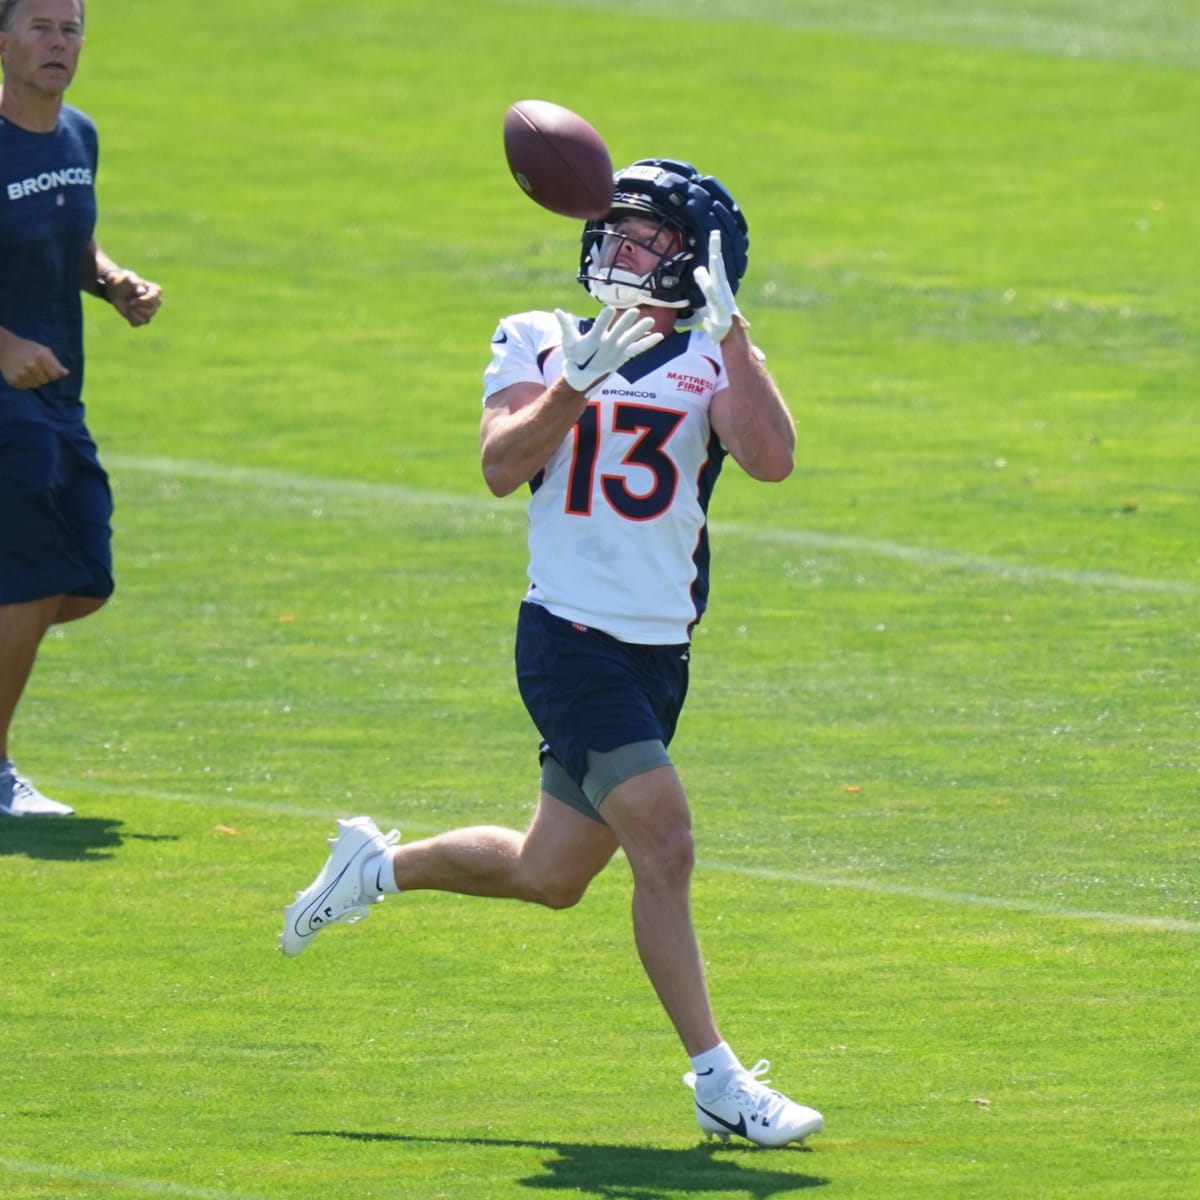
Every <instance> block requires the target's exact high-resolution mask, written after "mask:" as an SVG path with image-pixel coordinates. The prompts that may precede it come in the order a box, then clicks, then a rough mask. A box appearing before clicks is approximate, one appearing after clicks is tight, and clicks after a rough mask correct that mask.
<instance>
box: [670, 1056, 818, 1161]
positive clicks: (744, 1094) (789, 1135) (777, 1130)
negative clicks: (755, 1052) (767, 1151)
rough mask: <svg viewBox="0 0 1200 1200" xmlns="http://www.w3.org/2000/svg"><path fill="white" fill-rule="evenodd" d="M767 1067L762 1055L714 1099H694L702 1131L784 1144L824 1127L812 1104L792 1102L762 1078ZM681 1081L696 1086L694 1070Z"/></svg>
mask: <svg viewBox="0 0 1200 1200" xmlns="http://www.w3.org/2000/svg"><path fill="white" fill-rule="evenodd" d="M770 1069H771V1064H770V1063H769V1062H767V1060H766V1059H765V1058H763V1059H760V1060H759V1061H758V1062H757V1063H755V1064H754V1066H753V1067H752V1068H751V1069H750V1070H749V1071H747V1072H746V1073H745V1074H743V1075H741V1076H734V1078H733V1082H732V1085H731V1090H730V1091H728V1092H726V1093H725V1095H723V1096H718V1097H717V1098H716V1099H715V1100H705V1101H704V1102H703V1103H701V1101H700V1100H699V1099H697V1101H696V1120H697V1121H699V1122H700V1128H701V1129H702V1130H703V1131H704V1133H705V1134H706V1135H712V1134H716V1136H717V1137H719V1138H720V1139H721V1141H723V1142H727V1141H729V1138H730V1135H731V1134H737V1135H738V1137H744V1138H746V1139H747V1141H751V1142H754V1143H755V1144H757V1145H759V1146H786V1145H787V1144H788V1143H789V1142H802V1141H804V1139H805V1138H806V1137H808V1135H809V1134H811V1133H820V1132H821V1130H822V1129H824V1128H825V1118H824V1117H822V1116H821V1114H820V1113H819V1112H817V1110H816V1109H815V1108H806V1107H805V1106H804V1105H803V1104H796V1103H795V1102H794V1101H792V1100H789V1099H788V1098H787V1097H786V1096H785V1095H783V1094H782V1093H781V1092H776V1091H774V1090H773V1089H771V1088H769V1087H767V1086H766V1084H768V1083H769V1082H770V1080H768V1079H762V1078H761V1077H762V1076H763V1075H765V1074H766V1073H767V1072H768V1071H769V1070H770ZM683 1082H684V1083H686V1084H687V1085H688V1087H690V1088H691V1089H692V1091H695V1090H696V1074H695V1072H694V1071H689V1072H688V1073H687V1074H686V1075H685V1076H684V1077H683Z"/></svg>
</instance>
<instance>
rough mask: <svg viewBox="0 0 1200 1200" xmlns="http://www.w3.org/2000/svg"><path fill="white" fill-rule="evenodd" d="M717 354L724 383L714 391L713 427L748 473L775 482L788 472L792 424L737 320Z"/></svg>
mask: <svg viewBox="0 0 1200 1200" xmlns="http://www.w3.org/2000/svg"><path fill="white" fill-rule="evenodd" d="M721 355H722V357H723V358H724V360H725V371H726V374H727V375H728V377H729V386H728V387H725V388H722V389H721V390H720V391H719V392H716V393H715V394H714V395H713V398H712V405H711V407H710V408H709V420H710V422H711V423H712V427H713V429H714V430H715V431H716V433H717V436H718V437H719V438H720V439H721V441H722V443H723V444H724V446H725V449H726V450H728V451H729V453H730V454H731V455H732V456H733V459H734V461H735V462H736V463H737V464H738V466H740V467H741V468H742V470H743V471H745V472H746V474H747V475H749V476H751V477H752V478H754V479H761V480H763V481H764V482H770V483H778V482H779V481H780V480H783V479H786V478H787V477H788V476H789V475H790V474H791V473H792V466H793V465H794V462H795V451H796V426H795V423H794V422H793V421H792V415H791V413H790V412H789V411H788V407H787V404H786V403H785V402H784V399H783V396H782V395H780V392H779V388H778V387H777V386H776V384H775V380H774V379H773V378H772V377H771V373H770V372H769V371H768V370H767V368H766V366H765V364H764V363H763V362H762V360H761V358H760V357H759V355H758V353H757V352H756V351H755V349H754V346H753V344H752V343H751V341H750V334H749V331H748V327H747V326H746V324H745V323H744V322H743V321H741V320H740V319H735V320H734V322H733V325H732V326H731V328H730V330H729V332H728V333H727V334H726V336H725V340H724V341H723V342H722V343H721Z"/></svg>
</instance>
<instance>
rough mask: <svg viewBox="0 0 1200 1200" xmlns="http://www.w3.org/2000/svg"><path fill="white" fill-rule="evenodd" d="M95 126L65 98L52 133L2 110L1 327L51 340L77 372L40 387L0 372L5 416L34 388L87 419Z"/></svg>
mask: <svg viewBox="0 0 1200 1200" xmlns="http://www.w3.org/2000/svg"><path fill="white" fill-rule="evenodd" d="M96 160H97V139H96V127H95V126H94V125H93V124H92V122H91V120H90V119H89V118H88V117H87V116H85V115H84V114H83V113H81V112H80V111H79V110H78V109H75V108H71V107H70V105H64V106H63V108H62V111H61V113H60V114H59V120H58V127H57V128H56V129H55V130H54V132H53V133H31V132H30V131H29V130H27V129H22V128H21V127H20V126H18V125H14V124H13V123H12V122H11V121H5V120H4V119H3V118H2V117H0V327H2V328H4V329H7V330H9V331H10V332H12V333H15V334H18V335H19V336H21V337H24V338H29V339H31V340H32V341H35V342H40V343H42V345H44V346H49V347H50V349H51V350H53V351H54V353H55V354H56V355H57V356H58V360H59V361H60V362H61V363H62V364H63V366H65V367H66V368H67V369H68V370H69V371H70V372H71V373H70V374H69V375H68V376H67V377H66V378H65V379H60V380H58V381H57V382H56V383H52V384H48V385H46V386H45V387H42V388H38V389H37V390H36V392H34V393H30V392H28V391H24V392H22V391H17V390H16V389H14V388H10V387H9V386H8V385H7V384H6V383H5V382H4V380H3V379H2V378H0V420H3V419H4V418H5V416H6V415H8V414H11V413H13V412H15V411H17V410H18V409H19V408H20V407H21V406H23V405H24V404H28V403H29V398H30V396H31V395H36V397H37V398H38V400H39V401H40V403H41V405H42V409H43V411H44V412H45V413H46V414H47V415H49V416H51V417H52V418H54V419H56V420H66V421H77V420H82V417H83V405H82V402H81V399H80V396H81V393H82V390H83V301H82V298H81V294H80V290H79V286H80V282H81V280H82V275H83V263H84V253H85V251H86V250H87V247H88V244H89V243H90V242H91V240H92V234H93V233H94V231H95V228H96V192H95V186H94V184H95V177H96Z"/></svg>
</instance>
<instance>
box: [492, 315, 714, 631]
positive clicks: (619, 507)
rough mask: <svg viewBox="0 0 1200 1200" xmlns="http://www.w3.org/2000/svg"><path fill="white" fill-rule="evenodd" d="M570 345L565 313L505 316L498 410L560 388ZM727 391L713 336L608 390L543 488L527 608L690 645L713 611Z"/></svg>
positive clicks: (628, 368)
mask: <svg viewBox="0 0 1200 1200" xmlns="http://www.w3.org/2000/svg"><path fill="white" fill-rule="evenodd" d="M584 324H585V325H587V324H590V322H587V323H584ZM561 342H562V332H561V330H560V329H559V327H558V322H557V320H556V319H555V317H554V314H553V313H548V312H527V313H519V314H517V315H516V316H512V317H506V318H505V319H504V320H503V321H501V322H500V326H499V328H498V329H497V330H496V334H495V336H494V337H493V338H492V361H491V364H490V365H489V366H488V368H487V370H486V371H485V373H484V377H483V379H484V398H485V400H486V398H487V397H488V396H491V395H494V394H495V393H496V392H498V391H501V390H502V389H503V388H506V387H509V386H511V385H512V384H514V383H538V384H542V385H544V386H549V385H550V384H551V383H553V382H554V381H555V380H556V379H557V378H558V377H559V376H560V375H561V374H562V360H563V356H562V345H561ZM725 386H726V378H725V366H724V362H723V360H722V358H721V351H720V348H719V347H718V346H717V344H716V343H715V342H714V341H713V340H712V339H711V338H710V337H708V335H707V334H705V333H703V332H702V331H700V330H692V331H689V332H682V333H675V334H673V335H671V336H670V337H668V338H666V339H665V340H664V341H663V342H661V343H660V344H659V345H657V346H654V347H653V348H651V349H650V350H648V351H646V352H645V353H644V354H639V355H638V356H637V357H636V358H633V359H631V360H630V361H629V362H627V363H626V364H625V365H624V367H622V368H621V371H620V372H619V373H614V374H612V375H610V376H609V377H608V378H607V379H606V380H605V381H604V383H603V385H602V386H601V387H600V388H599V389H598V390H597V391H595V392H594V393H593V394H592V396H591V397H590V398H589V400H588V406H587V408H586V410H585V411H584V413H583V415H582V416H581V417H580V418H579V420H578V422H577V423H576V424H575V427H574V428H573V429H572V431H571V432H570V433H569V434H568V435H567V437H566V438H565V439H564V440H563V442H562V444H561V445H560V446H559V447H558V449H557V450H556V451H555V452H554V454H553V456H552V457H551V459H550V461H549V462H548V463H547V464H546V466H545V468H544V469H543V470H542V471H540V472H539V473H538V474H537V475H536V476H535V477H534V478H533V479H532V480H531V481H530V490H531V492H532V495H531V497H530V500H529V583H530V586H529V592H528V594H527V596H526V600H528V601H531V602H533V603H537V604H541V605H543V606H545V607H546V608H547V609H549V610H550V612H552V613H554V614H555V615H556V616H559V617H563V618H564V619H566V620H569V621H578V622H579V623H580V624H583V625H588V626H590V627H592V628H595V629H600V630H603V631H604V632H605V633H608V634H611V635H612V636H613V637H616V638H619V639H620V640H621V641H625V642H637V643H642V644H648V645H674V644H678V643H681V642H686V641H688V639H689V637H690V634H691V628H692V626H693V625H694V624H695V623H696V622H697V621H698V620H699V619H700V616H701V614H702V613H703V612H704V608H705V605H706V604H707V600H708V535H707V524H706V523H707V514H708V502H709V498H710V496H711V495H712V489H713V485H714V484H715V483H716V480H717V475H718V474H719V473H720V470H721V464H722V461H723V460H724V457H725V450H724V447H723V446H722V445H721V444H720V439H719V438H717V436H716V434H714V433H713V431H712V429H711V427H710V425H709V419H708V409H709V402H710V400H711V398H712V395H713V393H714V392H715V391H718V390H720V389H721V388H723V387H725Z"/></svg>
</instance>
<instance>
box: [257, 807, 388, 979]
mask: <svg viewBox="0 0 1200 1200" xmlns="http://www.w3.org/2000/svg"><path fill="white" fill-rule="evenodd" d="M337 826H338V835H337V837H336V838H330V839H329V845H330V846H331V847H332V849H333V853H332V854H330V856H329V858H328V859H327V860H326V862H325V865H324V866H323V867H322V868H321V873H320V874H319V875H318V876H317V877H316V879H314V880H313V881H312V883H310V884H309V885H308V887H306V888H305V889H304V891H302V892H297V893H296V899H295V902H294V903H292V904H289V905H288V906H287V908H285V909H284V910H283V933H281V934H280V935H279V948H280V949H281V950H282V951H283V952H284V954H286V955H287V956H288V957H289V958H295V957H296V955H297V954H299V953H300V952H301V951H302V950H303V949H304V948H305V946H307V945H308V944H309V942H311V941H312V940H313V938H315V937H316V936H317V934H318V933H320V932H321V930H322V929H324V928H325V927H326V926H327V925H333V924H335V923H336V922H338V921H344V922H346V923H347V924H350V925H352V924H353V923H354V922H355V921H361V920H362V919H363V917H365V916H366V915H367V905H368V904H378V903H379V901H381V900H382V899H383V897H382V896H367V895H365V894H364V893H363V886H362V868H363V863H365V862H366V861H367V859H368V858H373V857H374V856H375V855H376V854H382V853H383V851H384V850H386V849H387V848H388V847H389V846H394V845H395V844H396V843H397V842H398V841H399V840H400V834H399V833H397V832H396V830H394V829H393V830H392V832H391V833H389V834H387V836H386V837H385V836H384V835H383V834H382V833H380V832H379V828H378V826H377V825H376V824H375V822H374V821H372V820H371V818H370V817H352V818H351V819H350V820H349V821H339V822H338V823H337Z"/></svg>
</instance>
